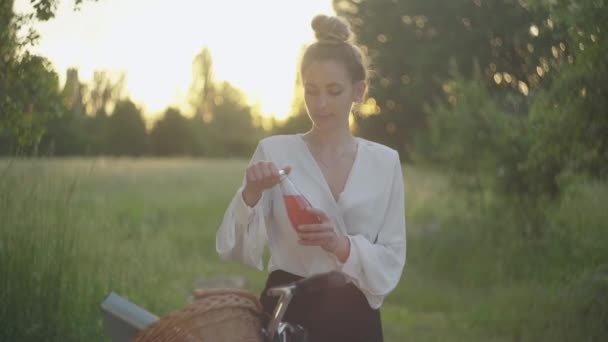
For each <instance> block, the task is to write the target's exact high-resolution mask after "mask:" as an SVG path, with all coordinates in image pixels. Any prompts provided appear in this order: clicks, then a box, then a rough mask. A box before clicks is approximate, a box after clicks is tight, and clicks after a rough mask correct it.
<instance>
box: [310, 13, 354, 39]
mask: <svg viewBox="0 0 608 342" xmlns="http://www.w3.org/2000/svg"><path fill="white" fill-rule="evenodd" d="M311 26H312V29H313V30H314V31H315V37H317V40H318V41H320V42H330V43H343V42H348V41H350V39H351V38H352V35H353V34H352V31H351V30H350V25H349V24H348V22H347V21H346V20H344V19H342V18H340V17H334V16H332V17H330V16H327V15H324V14H320V15H317V16H315V17H314V18H313V19H312V23H311Z"/></svg>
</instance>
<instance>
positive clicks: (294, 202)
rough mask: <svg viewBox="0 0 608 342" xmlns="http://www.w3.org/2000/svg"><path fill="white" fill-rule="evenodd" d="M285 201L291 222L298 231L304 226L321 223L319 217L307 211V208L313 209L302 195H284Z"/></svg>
mask: <svg viewBox="0 0 608 342" xmlns="http://www.w3.org/2000/svg"><path fill="white" fill-rule="evenodd" d="M283 199H284V201H285V207H286V208H287V216H288V217H289V221H291V224H292V225H293V227H294V228H295V230H296V231H297V230H298V227H299V226H300V225H303V224H315V223H321V220H319V217H318V216H317V215H315V214H313V213H310V212H309V211H307V210H306V208H310V207H311V205H310V203H309V202H308V200H307V199H306V197H304V196H302V195H283Z"/></svg>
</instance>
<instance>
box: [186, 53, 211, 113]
mask: <svg viewBox="0 0 608 342" xmlns="http://www.w3.org/2000/svg"><path fill="white" fill-rule="evenodd" d="M214 82H215V80H214V78H213V58H212V56H211V51H210V50H209V49H208V48H206V47H205V48H204V49H203V50H202V51H201V52H200V53H199V54H198V55H196V57H195V58H194V62H193V63H192V84H191V86H190V91H189V100H190V105H191V106H192V109H193V112H194V116H195V117H196V118H199V119H201V120H203V121H205V122H209V121H211V116H212V113H211V110H212V108H211V107H212V105H213V104H212V102H213V97H214V87H215V83H214Z"/></svg>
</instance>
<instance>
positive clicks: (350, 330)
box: [260, 270, 383, 342]
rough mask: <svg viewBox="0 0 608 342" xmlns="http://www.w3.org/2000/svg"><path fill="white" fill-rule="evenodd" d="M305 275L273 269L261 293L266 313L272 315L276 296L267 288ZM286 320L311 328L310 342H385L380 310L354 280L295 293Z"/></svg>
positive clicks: (307, 328) (309, 332)
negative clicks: (327, 287)
mask: <svg viewBox="0 0 608 342" xmlns="http://www.w3.org/2000/svg"><path fill="white" fill-rule="evenodd" d="M299 279H302V277H299V276H296V275H294V274H291V273H288V272H285V271H280V270H279V271H273V272H271V273H270V275H269V276H268V280H267V281H266V286H265V288H264V290H263V291H262V294H261V296H260V301H261V302H262V306H263V307H264V313H265V314H266V315H267V316H270V315H271V314H272V312H273V311H274V308H275V305H276V302H277V298H276V297H268V296H267V295H266V290H267V289H268V288H270V287H273V286H280V285H284V284H287V283H289V282H292V281H296V280H299ZM283 320H284V321H287V322H289V323H291V324H299V325H301V326H303V327H304V328H305V329H306V330H307V331H308V336H309V340H310V342H325V341H332V342H337V341H338V342H339V341H344V342H351V341H352V342H359V341H360V342H382V341H383V335H382V324H381V320H380V310H376V309H372V308H371V307H370V306H369V303H368V302H367V299H366V298H365V295H363V293H362V292H361V290H359V289H358V288H357V287H356V286H355V285H353V284H352V283H349V284H347V285H346V286H343V287H340V288H335V289H326V290H322V291H317V292H315V293H310V294H296V296H295V297H294V298H293V299H292V301H291V303H290V304H289V306H288V307H287V312H286V313H285V317H284V318H283Z"/></svg>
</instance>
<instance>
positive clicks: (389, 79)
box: [334, 0, 559, 155]
mask: <svg viewBox="0 0 608 342" xmlns="http://www.w3.org/2000/svg"><path fill="white" fill-rule="evenodd" d="M334 7H335V8H336V11H337V12H338V13H339V14H341V15H344V16H346V17H347V18H349V20H350V22H351V23H352V24H353V29H354V30H355V33H356V34H357V36H358V38H359V42H360V43H361V44H362V45H363V46H364V47H365V50H366V51H367V52H368V54H369V55H370V56H371V61H372V69H373V71H374V73H373V76H374V77H373V78H372V83H371V87H370V97H371V98H373V99H374V100H375V102H376V104H377V105H378V106H379V107H380V114H378V115H371V116H370V115H357V116H356V117H355V118H356V121H357V127H358V129H359V130H360V131H361V134H362V135H364V136H369V137H372V138H373V139H375V140H379V141H382V142H384V143H387V144H389V145H391V146H393V147H395V148H397V149H398V150H400V151H401V152H402V153H405V154H406V155H409V153H410V152H411V150H412V148H414V146H413V145H414V142H415V139H414V136H415V135H416V134H425V132H426V127H427V117H426V112H425V110H424V107H425V105H426V104H431V103H433V102H434V101H435V100H436V99H438V98H441V99H443V93H444V91H443V90H444V87H446V84H445V83H446V81H449V80H450V68H449V64H450V61H451V60H452V61H454V63H455V64H456V65H457V67H458V70H459V71H460V72H461V73H462V74H463V75H464V76H465V77H471V76H472V73H473V60H477V63H478V64H479V66H480V67H481V69H482V72H483V76H484V83H486V84H487V85H488V86H493V87H494V88H511V89H515V90H520V91H521V92H526V93H528V92H530V91H531V90H533V89H536V88H538V87H539V86H540V85H541V84H543V82H544V80H545V79H546V78H547V71H548V69H551V68H552V65H553V60H554V59H555V58H553V56H552V50H551V46H553V45H558V46H559V44H558V42H559V41H558V37H556V35H554V34H553V33H552V32H553V31H552V30H553V28H554V25H553V23H552V22H551V21H550V20H548V16H547V12H546V11H545V10H544V9H542V8H540V9H536V10H532V9H531V6H530V5H528V4H527V3H526V1H513V0H502V1H487V0H473V1H472V0H454V1H449V2H445V1H439V0H414V1H392V0H378V1H365V0H335V1H334ZM539 67H540V68H541V69H542V71H540V72H539V71H538V68H539ZM543 68H544V69H543ZM539 73H540V74H539ZM541 75H542V76H541ZM522 110H525V109H522ZM423 152H424V151H419V153H423ZM427 152H428V151H427Z"/></svg>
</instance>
